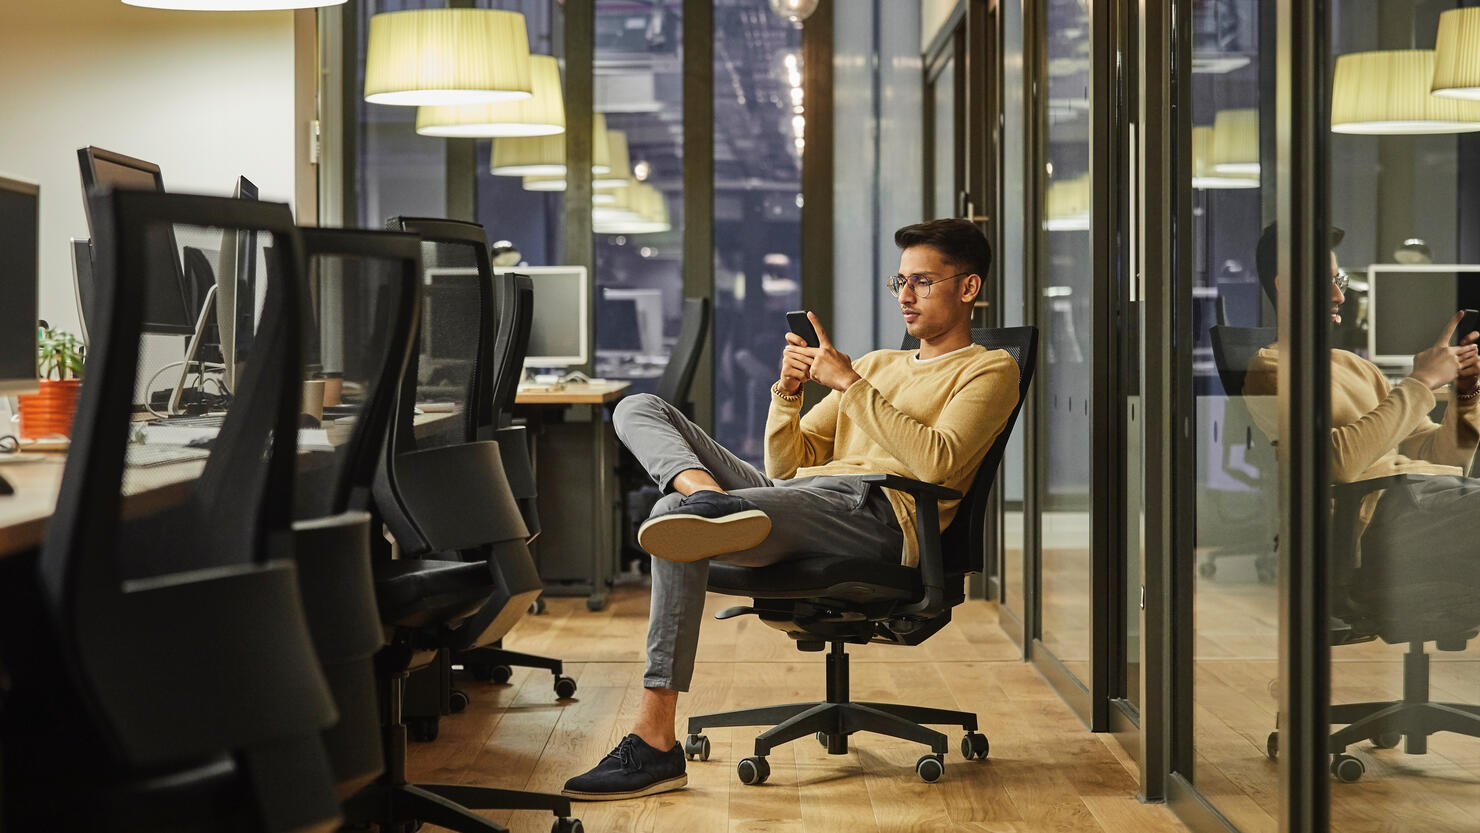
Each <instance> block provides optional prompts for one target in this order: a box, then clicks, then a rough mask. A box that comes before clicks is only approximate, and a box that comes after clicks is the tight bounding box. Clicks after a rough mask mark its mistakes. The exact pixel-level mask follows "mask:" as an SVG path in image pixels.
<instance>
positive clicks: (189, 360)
mask: <svg viewBox="0 0 1480 833" xmlns="http://www.w3.org/2000/svg"><path fill="white" fill-rule="evenodd" d="M215 303H216V284H211V286H210V288H209V289H207V290H206V298H205V300H204V301H202V302H201V305H200V316H199V317H197V318H196V319H195V332H194V333H191V335H190V342H189V343H188V344H187V345H186V347H185V363H184V364H182V365H181V366H180V379H179V380H178V381H177V382H175V389H174V390H172V391H170V403H169V406H168V408H167V409H166V411H165V413H167V414H168V415H170V416H177V415H179V414H180V397H181V396H182V395H183V394H184V393H185V380H186V379H189V378H190V366H191V365H192V364H195V354H196V353H198V352H199V351H200V342H201V340H202V339H203V338H204V337H205V332H206V325H207V324H208V323H210V320H211V313H212V311H214V310H215V309H216V307H215ZM201 375H202V376H204V375H205V368H201Z"/></svg>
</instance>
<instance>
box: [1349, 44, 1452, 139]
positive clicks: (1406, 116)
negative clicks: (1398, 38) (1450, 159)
mask: <svg viewBox="0 0 1480 833" xmlns="http://www.w3.org/2000/svg"><path fill="white" fill-rule="evenodd" d="M1433 81H1434V52H1433V50H1431V49H1388V50H1381V51H1377V52H1353V53H1351V54H1348V55H1340V56H1338V57H1337V58H1336V72H1335V74H1334V76H1333V77H1332V79H1331V132H1333V133H1355V134H1359V135H1367V136H1386V135H1406V134H1415V133H1470V132H1472V131H1476V130H1480V101H1464V100H1462V99H1457V98H1442V97H1439V96H1434V95H1430V94H1429V88H1430V86H1431V85H1432V84H1433Z"/></svg>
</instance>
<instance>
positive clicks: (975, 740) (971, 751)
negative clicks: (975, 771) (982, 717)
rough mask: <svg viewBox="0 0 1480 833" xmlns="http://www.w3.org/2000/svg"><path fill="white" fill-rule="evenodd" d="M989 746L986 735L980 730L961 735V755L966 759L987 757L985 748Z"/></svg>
mask: <svg viewBox="0 0 1480 833" xmlns="http://www.w3.org/2000/svg"><path fill="white" fill-rule="evenodd" d="M990 748H991V745H990V744H988V743H987V736H986V735H984V734H982V733H981V732H967V733H966V734H965V735H962V737H961V757H963V758H965V759H966V760H968V761H974V760H979V759H982V758H985V757H987V750H988V749H990Z"/></svg>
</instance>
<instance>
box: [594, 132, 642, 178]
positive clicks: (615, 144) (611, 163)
mask: <svg viewBox="0 0 1480 833" xmlns="http://www.w3.org/2000/svg"><path fill="white" fill-rule="evenodd" d="M606 147H607V151H606V158H607V169H606V171H604V172H603V173H602V174H601V175H600V176H597V177H593V178H592V179H591V187H592V188H619V187H621V186H623V185H626V184H627V183H628V182H631V181H632V161H631V158H630V157H629V156H628V155H627V134H626V133H624V132H622V131H621V130H608V131H607V132H606Z"/></svg>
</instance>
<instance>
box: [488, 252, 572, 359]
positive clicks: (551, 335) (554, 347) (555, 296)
mask: <svg viewBox="0 0 1480 833" xmlns="http://www.w3.org/2000/svg"><path fill="white" fill-rule="evenodd" d="M494 272H495V273H496V274H504V273H505V272H514V273H517V274H520V275H528V276H529V277H530V279H531V280H532V281H533V282H534V320H533V321H532V322H531V323H530V327H529V352H528V353H527V354H526V355H525V358H524V366H525V367H570V366H571V365H578V364H585V363H586V362H587V361H589V360H590V351H589V349H588V345H587V343H586V331H587V329H588V323H587V322H588V321H589V316H590V301H589V300H588V299H589V293H590V283H589V280H588V277H587V274H586V267H584V266H519V267H511V268H508V269H494Z"/></svg>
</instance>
